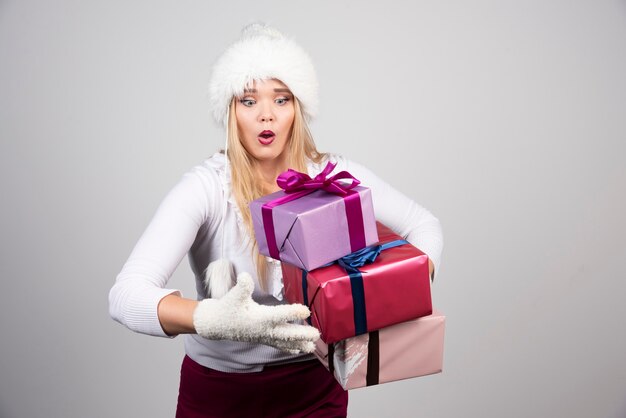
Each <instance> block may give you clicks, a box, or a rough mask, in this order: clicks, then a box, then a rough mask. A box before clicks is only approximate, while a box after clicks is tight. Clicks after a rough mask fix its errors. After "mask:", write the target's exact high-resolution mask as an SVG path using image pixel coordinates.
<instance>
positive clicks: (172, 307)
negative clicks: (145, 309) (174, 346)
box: [157, 293, 198, 335]
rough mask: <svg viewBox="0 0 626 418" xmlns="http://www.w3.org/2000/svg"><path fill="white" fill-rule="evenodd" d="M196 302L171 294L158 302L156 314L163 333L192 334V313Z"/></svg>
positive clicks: (193, 330) (193, 331)
mask: <svg viewBox="0 0 626 418" xmlns="http://www.w3.org/2000/svg"><path fill="white" fill-rule="evenodd" d="M197 305H198V301H196V300H192V299H185V298H182V297H180V295H178V294H176V293H173V294H171V295H167V296H165V297H164V298H163V299H161V301H160V302H159V306H158V308H157V314H158V316H159V322H160V323H161V327H162V328H163V331H165V333H166V334H168V335H177V334H194V333H195V332H196V330H195V328H194V326H193V312H194V310H195V309H196V306H197Z"/></svg>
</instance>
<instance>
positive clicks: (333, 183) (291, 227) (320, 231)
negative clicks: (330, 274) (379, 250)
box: [250, 164, 378, 270]
mask: <svg viewBox="0 0 626 418" xmlns="http://www.w3.org/2000/svg"><path fill="white" fill-rule="evenodd" d="M333 168H334V165H333V164H329V165H327V167H326V168H325V169H324V171H323V172H322V173H320V174H319V175H318V176H316V177H315V178H314V179H311V178H310V177H309V176H308V175H306V174H303V173H298V172H296V171H294V170H289V172H285V173H282V174H281V175H280V176H279V179H278V184H279V185H280V186H281V187H283V189H285V190H286V191H279V192H276V193H272V194H270V195H267V196H263V197H261V198H259V199H256V200H254V201H252V202H250V212H251V215H252V222H253V225H254V233H255V237H256V240H257V243H258V246H259V252H260V253H261V254H263V255H266V256H270V257H272V258H276V259H279V260H281V261H284V262H287V263H290V264H293V265H294V266H297V267H299V268H301V269H304V270H313V269H315V268H318V267H321V266H323V265H325V264H327V263H330V262H333V261H335V260H337V259H339V258H341V257H344V256H346V255H348V254H351V253H353V252H355V251H358V250H360V249H362V248H365V247H367V246H369V245H373V244H375V243H377V242H378V233H377V232H376V218H375V217H374V206H373V204H372V194H371V191H370V189H368V188H366V187H362V186H358V185H357V184H359V182H358V180H356V179H354V178H353V177H352V176H350V175H349V173H346V172H341V173H339V174H337V175H335V176H333V177H331V178H327V176H328V174H329V173H330V171H332V169H333ZM295 177H297V179H295V180H294V178H295ZM346 178H347V179H352V180H353V181H352V184H348V185H347V184H345V183H343V182H339V180H344V179H346ZM287 183H289V184H287ZM293 184H296V186H294V187H291V186H293ZM336 193H337V194H336Z"/></svg>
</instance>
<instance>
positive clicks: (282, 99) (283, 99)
mask: <svg viewBox="0 0 626 418" xmlns="http://www.w3.org/2000/svg"><path fill="white" fill-rule="evenodd" d="M288 101H289V98H288V97H280V98H278V99H276V100H275V102H276V104H277V105H280V106H282V105H284V104H285V103H287V102H288Z"/></svg>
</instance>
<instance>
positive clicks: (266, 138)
mask: <svg viewBox="0 0 626 418" xmlns="http://www.w3.org/2000/svg"><path fill="white" fill-rule="evenodd" d="M275 137H276V134H275V133H274V132H272V131H263V132H261V133H260V134H259V136H258V137H257V139H258V140H259V142H261V144H263V145H269V144H271V143H272V142H273V141H274V138H275Z"/></svg>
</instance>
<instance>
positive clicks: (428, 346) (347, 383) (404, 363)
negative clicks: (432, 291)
mask: <svg viewBox="0 0 626 418" xmlns="http://www.w3.org/2000/svg"><path fill="white" fill-rule="evenodd" d="M444 328H445V316H444V315H443V314H442V313H440V312H438V311H436V310H435V311H434V312H433V314H432V315H429V316H424V317H422V318H418V319H414V320H412V321H407V322H402V323H400V324H396V325H392V326H390V327H387V328H383V329H381V330H379V331H375V332H370V333H368V334H363V335H359V336H357V337H352V338H348V339H346V340H342V341H339V342H337V343H333V344H326V343H324V342H323V341H322V340H318V341H317V342H316V348H315V352H314V354H315V356H316V357H317V358H318V359H319V361H321V362H322V364H323V365H324V366H325V367H326V368H327V369H329V370H330V372H331V373H333V375H334V376H335V379H337V381H338V382H339V383H340V384H341V386H342V387H343V388H344V389H346V390H348V389H356V388H360V387H365V386H372V385H377V384H381V383H387V382H393V381H396V380H403V379H410V378H412V377H418V376H426V375H429V374H434V373H440V372H441V370H442V367H443V341H444ZM329 353H330V355H329ZM329 359H331V360H332V361H330V362H329Z"/></svg>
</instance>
